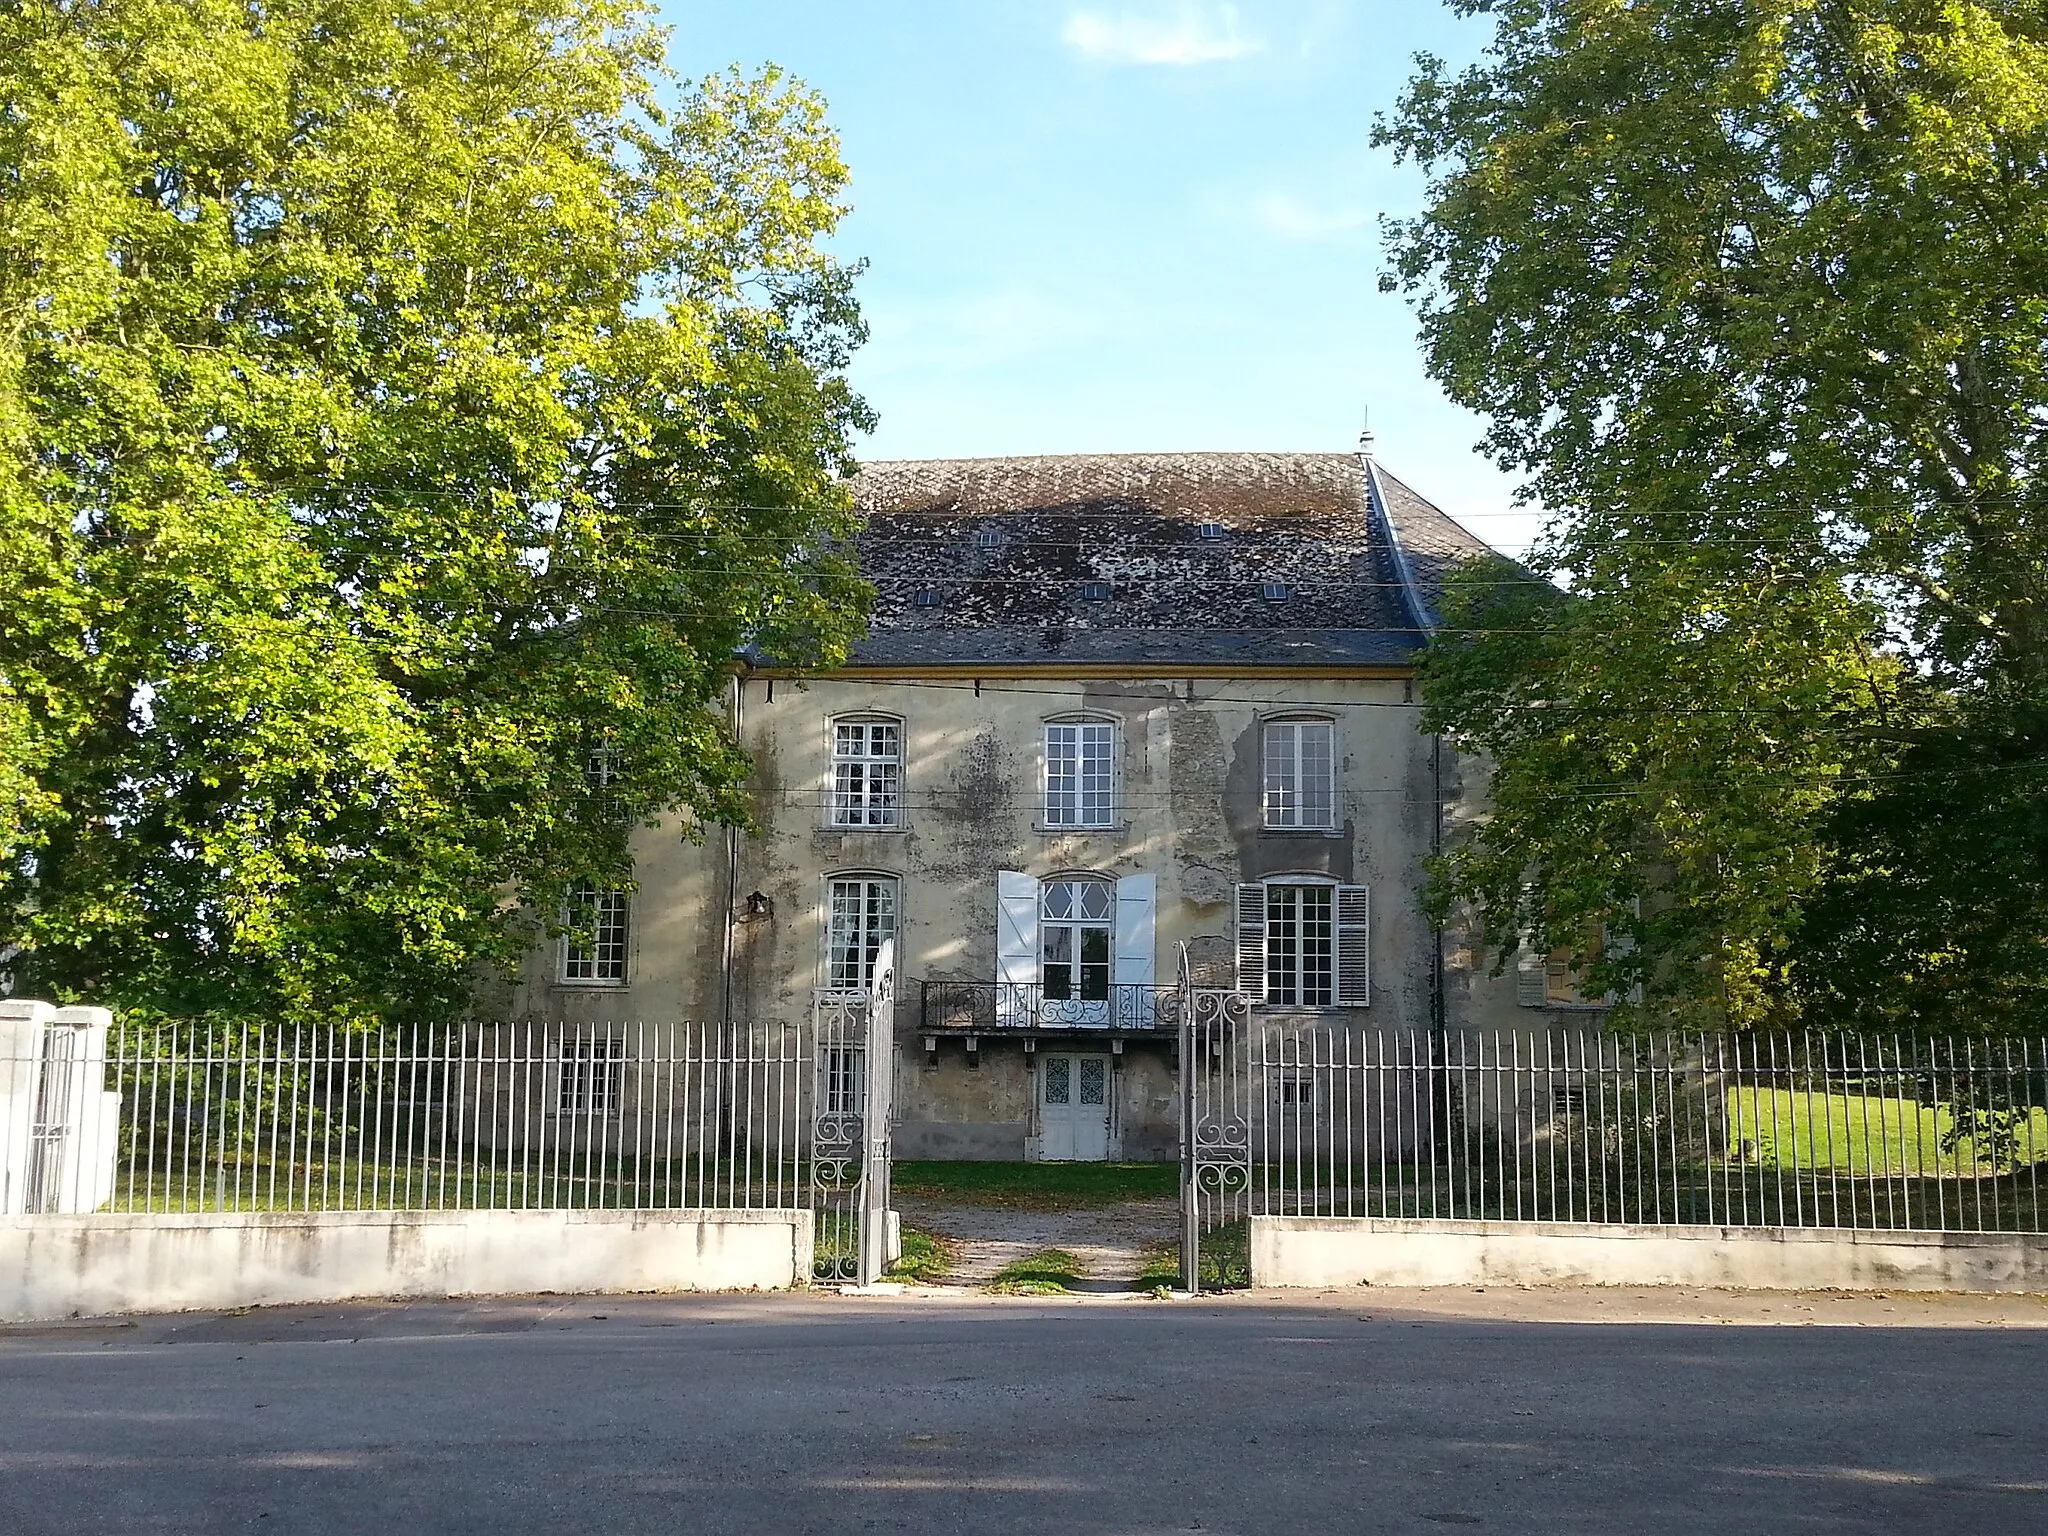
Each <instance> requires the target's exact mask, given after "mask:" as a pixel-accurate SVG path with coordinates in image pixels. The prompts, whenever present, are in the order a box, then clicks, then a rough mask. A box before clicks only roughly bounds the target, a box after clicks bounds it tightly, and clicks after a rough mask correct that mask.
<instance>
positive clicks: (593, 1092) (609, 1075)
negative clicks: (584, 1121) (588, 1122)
mask: <svg viewBox="0 0 2048 1536" xmlns="http://www.w3.org/2000/svg"><path fill="white" fill-rule="evenodd" d="M560 1065H561V1078H560V1082H559V1086H558V1087H557V1089H556V1093H555V1111H556V1113H558V1114H564V1115H615V1114H617V1113H618V1112H619V1105H620V1101H621V1100H622V1099H623V1098H624V1097H625V1089H626V1045H625V1042H624V1041H623V1040H565V1041H563V1042H562V1057H561V1063H560Z"/></svg>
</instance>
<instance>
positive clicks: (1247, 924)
mask: <svg viewBox="0 0 2048 1536" xmlns="http://www.w3.org/2000/svg"><path fill="white" fill-rule="evenodd" d="M1371 897H1372V893H1371V892H1370V891H1369V890H1367V889H1366V887H1364V886H1362V885H1338V884H1335V883H1334V882H1331V881H1327V880H1316V879H1312V878H1309V877H1305V876H1302V877H1288V876H1284V875H1283V876H1279V877H1276V878H1274V879H1272V880H1267V881H1264V882H1255V883H1252V884H1248V885H1240V886H1239V887H1238V888H1237V987H1238V990H1239V991H1240V992H1243V993H1245V994H1246V995H1247V996H1249V997H1251V998H1252V999H1253V1000H1254V1001H1255V1002H1263V1003H1271V1004H1276V1005H1278V1006H1281V1007H1293V1008H1322V1007H1329V1006H1332V1005H1334V1006H1336V1007H1340V1008H1363V1007H1367V1006H1369V1005H1370V1004H1371V1002H1372V901H1371Z"/></svg>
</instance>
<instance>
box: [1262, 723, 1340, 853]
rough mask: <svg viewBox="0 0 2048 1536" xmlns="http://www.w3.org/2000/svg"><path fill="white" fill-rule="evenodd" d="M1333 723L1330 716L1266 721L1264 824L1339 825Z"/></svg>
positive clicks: (1318, 827)
mask: <svg viewBox="0 0 2048 1536" xmlns="http://www.w3.org/2000/svg"><path fill="white" fill-rule="evenodd" d="M1334 734H1335V733H1334V728H1333V727H1332V725H1331V723H1330V722H1329V721H1328V720H1268V721H1267V722H1266V731H1265V759H1266V825H1267V826H1269V827H1302V828H1305V829H1308V830H1312V831H1327V830H1329V829H1330V828H1331V827H1334V826H1335V825H1336V824H1337V772H1336V751H1335V743H1334Z"/></svg>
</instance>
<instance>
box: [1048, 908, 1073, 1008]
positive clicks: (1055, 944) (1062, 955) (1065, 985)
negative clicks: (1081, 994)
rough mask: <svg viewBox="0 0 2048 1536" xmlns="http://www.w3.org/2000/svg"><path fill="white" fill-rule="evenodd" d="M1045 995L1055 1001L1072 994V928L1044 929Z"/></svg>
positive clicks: (1049, 927)
mask: <svg viewBox="0 0 2048 1536" xmlns="http://www.w3.org/2000/svg"><path fill="white" fill-rule="evenodd" d="M1043 979H1044V982H1045V995H1046V996H1047V997H1049V998H1052V999H1054V1000H1055V1001H1060V1000H1064V999H1066V998H1070V997H1072V996H1073V995H1074V930H1073V929H1071V928H1055V927H1052V926H1050V925H1048V926H1047V927H1046V929H1045V975H1044V978H1043Z"/></svg>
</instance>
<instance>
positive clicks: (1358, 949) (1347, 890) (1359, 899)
mask: <svg viewBox="0 0 2048 1536" xmlns="http://www.w3.org/2000/svg"><path fill="white" fill-rule="evenodd" d="M1337 1001H1338V1003H1339V1004H1340V1005H1342V1006H1344V1007H1347V1008H1363V1007H1365V1006H1366V1005H1367V1004H1369V1003H1370V1002H1371V1001H1372V896H1371V892H1370V891H1369V890H1367V888H1366V887H1365V886H1362V885H1340V886H1338V887H1337Z"/></svg>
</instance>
